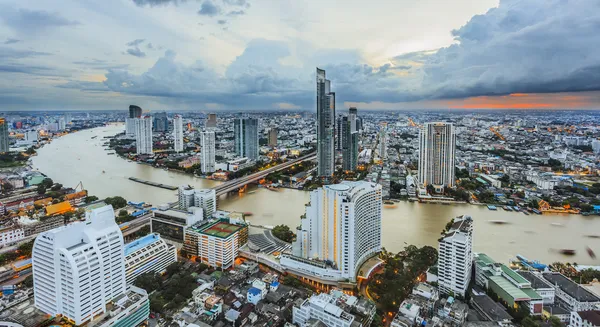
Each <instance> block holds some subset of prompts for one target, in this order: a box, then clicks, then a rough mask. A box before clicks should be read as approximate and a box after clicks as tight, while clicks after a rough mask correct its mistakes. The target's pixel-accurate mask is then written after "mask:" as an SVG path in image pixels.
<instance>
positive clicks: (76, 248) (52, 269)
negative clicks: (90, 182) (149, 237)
mask: <svg viewBox="0 0 600 327" xmlns="http://www.w3.org/2000/svg"><path fill="white" fill-rule="evenodd" d="M32 258H33V289H34V292H33V293H34V299H35V306H36V307H37V308H38V309H40V310H42V311H43V312H45V313H47V314H50V315H62V316H63V317H66V318H68V319H71V320H73V321H74V323H75V324H76V325H82V324H84V323H86V322H89V321H91V320H93V319H94V318H95V317H96V316H97V315H99V314H103V313H106V312H107V311H108V310H107V305H106V304H107V303H108V302H109V301H111V300H113V299H115V298H117V297H118V296H119V295H121V294H123V293H125V287H126V286H125V257H124V252H123V234H122V233H121V230H120V229H119V226H118V225H117V224H116V222H115V215H114V211H113V208H112V206H104V207H101V208H98V209H94V210H92V211H91V212H88V213H87V215H86V219H85V222H76V223H72V224H70V225H67V226H63V227H59V228H56V229H53V230H51V231H47V232H43V233H41V234H39V235H38V237H37V238H36V239H35V242H34V245H33V253H32Z"/></svg>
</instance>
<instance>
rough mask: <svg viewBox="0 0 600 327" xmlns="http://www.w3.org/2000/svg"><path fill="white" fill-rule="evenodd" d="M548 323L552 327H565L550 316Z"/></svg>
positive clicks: (558, 320) (555, 317)
mask: <svg viewBox="0 0 600 327" xmlns="http://www.w3.org/2000/svg"><path fill="white" fill-rule="evenodd" d="M548 322H549V323H550V325H551V326H552V327H565V324H563V323H562V321H560V319H558V317H557V316H550V318H548Z"/></svg>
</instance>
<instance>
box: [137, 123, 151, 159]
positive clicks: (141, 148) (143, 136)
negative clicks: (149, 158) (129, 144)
mask: <svg viewBox="0 0 600 327" xmlns="http://www.w3.org/2000/svg"><path fill="white" fill-rule="evenodd" d="M133 122H134V126H135V150H136V151H135V152H136V153H137V154H152V117H150V116H143V117H140V118H135V119H134V120H133Z"/></svg>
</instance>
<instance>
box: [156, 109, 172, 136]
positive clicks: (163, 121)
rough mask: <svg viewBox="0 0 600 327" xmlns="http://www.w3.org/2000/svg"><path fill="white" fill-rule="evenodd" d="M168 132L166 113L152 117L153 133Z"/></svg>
mask: <svg viewBox="0 0 600 327" xmlns="http://www.w3.org/2000/svg"><path fill="white" fill-rule="evenodd" d="M168 130H169V119H168V118H167V113H166V112H159V113H157V114H155V115H154V131H155V132H166V131H168Z"/></svg>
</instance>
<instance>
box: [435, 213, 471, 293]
mask: <svg viewBox="0 0 600 327" xmlns="http://www.w3.org/2000/svg"><path fill="white" fill-rule="evenodd" d="M472 248H473V219H472V218H471V216H464V215H463V216H460V217H456V218H454V223H453V224H452V226H451V227H450V229H449V230H447V231H445V232H444V234H442V237H441V238H440V239H439V257H438V283H439V287H440V292H441V293H443V294H451V293H453V294H454V295H456V296H458V295H460V296H462V297H463V298H464V297H465V294H466V292H467V288H468V287H469V281H470V280H471V267H472V264H473V254H472Z"/></svg>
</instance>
